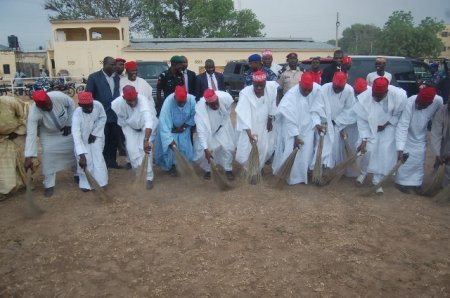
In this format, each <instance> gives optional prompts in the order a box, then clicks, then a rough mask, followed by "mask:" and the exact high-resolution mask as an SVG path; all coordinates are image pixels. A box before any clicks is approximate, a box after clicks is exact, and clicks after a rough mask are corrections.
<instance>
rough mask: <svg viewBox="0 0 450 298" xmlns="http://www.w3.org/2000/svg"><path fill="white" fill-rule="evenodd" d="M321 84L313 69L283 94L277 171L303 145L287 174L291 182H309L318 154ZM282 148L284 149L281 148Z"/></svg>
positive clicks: (278, 116)
mask: <svg viewBox="0 0 450 298" xmlns="http://www.w3.org/2000/svg"><path fill="white" fill-rule="evenodd" d="M320 96H321V95H320V85H318V84H316V83H314V78H313V76H312V74H311V73H309V72H306V73H304V74H302V76H301V78H300V82H299V84H297V85H296V86H294V87H292V88H291V89H290V90H289V91H288V92H287V93H286V94H285V95H284V97H283V100H282V101H281V103H280V105H279V106H278V111H277V113H276V117H277V121H278V120H280V119H281V126H280V132H281V139H282V141H281V144H280V146H279V147H278V148H277V150H276V151H275V158H274V163H273V164H272V167H273V172H274V173H276V171H278V169H279V167H280V166H281V164H282V163H283V162H284V161H285V160H286V159H287V158H288V156H289V155H290V154H291V153H292V151H293V150H294V149H295V148H300V150H299V151H298V152H297V155H296V157H295V161H294V164H293V166H292V170H291V173H290V174H289V177H288V178H287V183H288V184H290V185H293V184H297V183H305V184H307V183H308V169H309V165H310V164H311V162H312V158H313V155H314V131H315V127H316V125H320V123H321V119H320V115H319V113H317V112H315V111H317V110H320V109H321V107H319V108H317V107H315V106H316V105H318V104H320V100H319V98H320ZM278 149H281V150H278Z"/></svg>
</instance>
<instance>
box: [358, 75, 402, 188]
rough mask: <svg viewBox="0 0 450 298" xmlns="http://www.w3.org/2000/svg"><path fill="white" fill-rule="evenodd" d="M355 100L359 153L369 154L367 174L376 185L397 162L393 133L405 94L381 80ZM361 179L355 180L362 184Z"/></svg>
mask: <svg viewBox="0 0 450 298" xmlns="http://www.w3.org/2000/svg"><path fill="white" fill-rule="evenodd" d="M358 99H359V100H358V102H357V103H356V104H355V107H354V111H355V113H356V115H357V117H358V120H357V121H358V131H359V137H360V139H361V143H360V145H359V147H358V150H360V151H361V152H363V153H365V152H366V151H369V152H370V158H369V166H368V169H367V171H368V173H372V174H373V179H372V183H373V184H374V185H376V184H378V182H380V181H381V179H383V177H384V176H385V175H386V174H387V173H388V172H389V171H390V170H391V169H392V168H393V167H394V165H395V164H396V162H397V150H396V145H395V131H396V127H397V124H398V121H399V118H400V115H401V113H402V112H403V109H404V107H405V104H406V92H405V91H404V90H403V89H400V88H397V87H394V86H392V85H389V81H388V80H387V79H386V78H384V77H380V78H377V79H375V81H374V83H373V86H372V89H368V90H367V91H365V92H363V93H361V94H360V95H359V96H358ZM362 175H364V174H363V173H362ZM364 178H365V177H363V179H359V177H358V179H359V180H361V181H362V182H363V181H364ZM376 192H377V194H383V193H384V190H383V188H382V187H379V188H378V189H377V190H376Z"/></svg>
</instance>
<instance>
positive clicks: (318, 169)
mask: <svg viewBox="0 0 450 298" xmlns="http://www.w3.org/2000/svg"><path fill="white" fill-rule="evenodd" d="M324 138H325V134H323V133H321V134H320V138H319V145H318V146H317V154H316V162H315V163H314V170H313V174H312V182H313V183H316V184H320V183H321V181H322V151H323V142H324Z"/></svg>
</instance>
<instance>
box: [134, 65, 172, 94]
mask: <svg viewBox="0 0 450 298" xmlns="http://www.w3.org/2000/svg"><path fill="white" fill-rule="evenodd" d="M136 63H137V65H138V77H140V78H143V79H144V80H146V81H147V83H149V84H150V86H152V88H153V92H152V94H153V99H155V98H156V81H157V80H158V77H159V75H160V74H161V73H162V72H163V71H166V70H168V69H169V66H168V65H167V63H166V62H161V61H136Z"/></svg>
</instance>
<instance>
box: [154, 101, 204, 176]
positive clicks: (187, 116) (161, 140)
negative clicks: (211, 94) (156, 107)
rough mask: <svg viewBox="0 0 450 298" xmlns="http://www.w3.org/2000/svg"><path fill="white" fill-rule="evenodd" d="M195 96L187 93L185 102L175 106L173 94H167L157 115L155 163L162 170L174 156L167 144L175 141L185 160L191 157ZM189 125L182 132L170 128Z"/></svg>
mask: <svg viewBox="0 0 450 298" xmlns="http://www.w3.org/2000/svg"><path fill="white" fill-rule="evenodd" d="M194 116H195V96H193V95H191V94H188V97H187V100H186V104H185V105H184V107H182V108H180V107H179V106H177V103H176V101H175V97H174V94H173V93H172V94H171V95H169V96H168V97H167V98H166V99H165V100H164V104H163V106H162V108H161V114H160V115H159V126H158V133H157V136H156V141H155V159H156V164H157V165H159V166H160V167H161V168H162V169H163V170H165V171H168V170H169V169H170V168H171V167H172V165H173V164H175V158H174V154H173V151H172V150H171V149H170V148H169V144H170V143H172V141H175V143H176V144H177V147H178V150H180V151H181V153H182V154H183V155H184V157H186V159H187V160H191V161H192V159H193V148H192V142H191V129H192V126H194V125H195V121H194ZM183 124H186V125H189V126H188V128H186V130H185V131H184V132H182V133H172V128H174V127H180V126H182V125H183Z"/></svg>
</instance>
